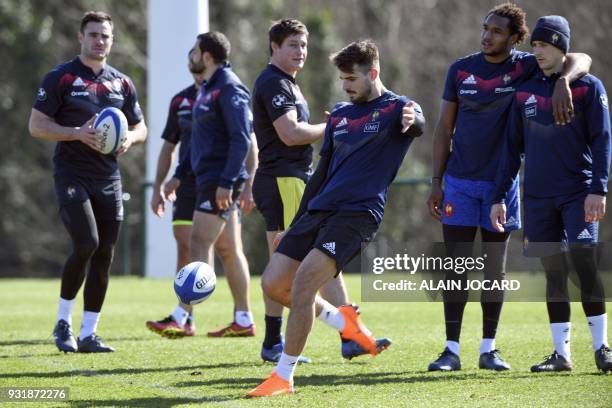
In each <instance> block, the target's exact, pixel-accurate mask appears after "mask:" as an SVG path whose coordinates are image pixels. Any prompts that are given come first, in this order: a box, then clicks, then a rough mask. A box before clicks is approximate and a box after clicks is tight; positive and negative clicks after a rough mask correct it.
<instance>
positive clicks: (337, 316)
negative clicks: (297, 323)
mask: <svg viewBox="0 0 612 408" xmlns="http://www.w3.org/2000/svg"><path fill="white" fill-rule="evenodd" d="M317 319H319V320H321V321H322V322H323V323H325V324H327V325H329V326H331V327H333V328H334V329H336V330H338V331H340V330H342V329H344V316H342V313H340V311H339V310H338V308H336V307H334V306H332V305H331V304H329V303H324V304H323V310H321V313H320V314H319V315H318V316H317Z"/></svg>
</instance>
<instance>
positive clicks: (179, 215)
mask: <svg viewBox="0 0 612 408" xmlns="http://www.w3.org/2000/svg"><path fill="white" fill-rule="evenodd" d="M197 196H198V195H197V190H196V186H195V182H192V183H190V182H184V183H183V182H181V185H180V186H179V188H178V189H177V190H176V201H175V202H174V203H173V205H172V225H175V226H176V225H192V224H193V212H194V210H195V205H196V199H197Z"/></svg>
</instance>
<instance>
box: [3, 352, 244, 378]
mask: <svg viewBox="0 0 612 408" xmlns="http://www.w3.org/2000/svg"><path fill="white" fill-rule="evenodd" d="M101 357H103V356H101ZM74 358H78V357H76V355H75V357H74ZM244 367H245V363H243V362H240V363H220V364H200V365H192V366H181V367H151V368H114V369H101V370H70V371H53V372H38V373H33V372H29V373H8V374H7V373H0V378H28V377H32V378H63V377H72V376H79V375H84V376H90V377H95V376H101V375H120V374H144V373H163V372H176V371H192V370H193V371H199V370H214V369H219V368H224V369H230V368H244Z"/></svg>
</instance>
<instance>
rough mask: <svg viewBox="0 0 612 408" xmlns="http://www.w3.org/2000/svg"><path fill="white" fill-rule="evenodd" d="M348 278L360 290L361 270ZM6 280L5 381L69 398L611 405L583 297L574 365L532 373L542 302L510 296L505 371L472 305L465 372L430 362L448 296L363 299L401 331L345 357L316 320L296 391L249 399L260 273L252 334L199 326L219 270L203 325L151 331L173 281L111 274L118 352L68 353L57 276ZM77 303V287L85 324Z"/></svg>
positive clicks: (543, 337) (219, 314) (125, 402)
mask: <svg viewBox="0 0 612 408" xmlns="http://www.w3.org/2000/svg"><path fill="white" fill-rule="evenodd" d="M347 281H348V284H349V289H350V292H351V293H352V294H353V297H354V298H355V300H359V299H358V298H356V297H357V296H358V295H359V285H360V280H359V276H355V275H354V276H349V277H348V279H347ZM0 288H1V293H2V294H1V295H0V322H1V323H0V387H8V386H15V387H70V400H71V402H70V404H71V405H73V406H128V407H136V406H138V407H140V406H143V407H156V406H158V407H174V406H186V405H191V404H202V403H204V404H207V405H213V406H216V405H219V406H232V407H233V406H266V407H272V406H304V407H308V406H318V407H321V408H323V407H328V406H342V407H345V406H352V407H361V406H438V407H442V406H521V407H524V406H531V407H540V406H555V407H560V406H568V407H577V406H583V407H606V406H607V407H610V406H612V375H608V376H604V375H600V374H598V373H597V371H596V369H595V363H594V361H593V353H592V350H591V340H590V333H589V330H588V327H587V325H586V320H585V318H584V315H583V313H582V310H581V307H580V305H579V304H574V305H573V307H572V310H573V318H572V321H573V325H574V326H573V333H572V352H573V360H574V367H575V368H574V371H573V372H571V373H563V374H556V375H555V374H553V375H548V374H544V375H542V374H540V375H535V374H532V373H530V372H529V367H530V365H531V364H533V363H535V362H538V361H540V360H541V358H542V357H543V356H544V355H545V354H548V353H550V352H551V351H552V346H551V341H550V335H549V331H548V325H547V324H546V322H547V319H546V311H545V307H544V304H541V303H508V304H506V305H505V306H504V311H503V314H502V321H501V326H500V329H499V331H498V333H499V334H498V341H497V344H498V346H499V347H500V348H501V349H502V352H503V356H504V357H505V358H506V359H507V361H508V362H509V363H510V364H511V365H512V368H513V369H512V370H511V371H510V372H506V373H493V372H488V371H483V370H479V369H478V368H477V362H478V346H479V341H480V335H481V323H480V319H481V312H480V305H479V304H476V303H471V304H469V305H468V307H467V309H466V316H465V318H464V325H463V326H464V329H463V332H462V364H463V370H462V371H460V372H456V373H446V374H444V373H428V372H427V371H426V367H427V364H428V363H429V362H430V361H431V360H432V359H434V358H435V357H436V356H437V353H439V352H440V351H441V350H442V346H443V338H444V335H443V332H444V328H443V318H442V305H441V304H440V303H364V304H362V305H361V309H362V311H363V315H362V316H363V317H364V321H365V323H366V324H367V325H368V326H369V327H370V328H371V329H372V330H373V331H374V333H375V334H378V335H379V336H381V335H384V336H389V337H390V338H392V340H393V341H394V344H393V346H392V347H391V348H390V349H389V350H387V351H386V352H385V353H383V354H382V355H380V356H378V357H376V358H371V357H369V356H364V357H360V358H359V359H355V360H353V361H352V362H345V361H344V360H343V359H342V358H341V357H340V352H339V347H340V341H339V337H338V335H337V334H336V333H333V332H332V331H331V330H330V329H329V328H327V327H325V326H324V325H322V324H321V323H320V322H316V323H315V328H314V331H313V333H312V335H311V337H310V338H309V341H308V344H307V347H306V350H305V353H304V354H305V355H308V356H309V357H311V358H312V359H313V360H314V363H313V364H310V365H303V366H300V367H298V369H297V372H296V381H295V385H296V394H295V395H293V396H282V397H275V398H273V399H263V400H262V399H258V400H248V399H245V398H244V395H245V393H246V391H247V390H249V389H250V388H252V387H253V386H255V385H256V384H258V383H259V381H260V380H261V379H262V378H264V377H265V376H267V375H268V374H269V373H270V371H271V370H272V368H273V366H272V365H270V364H263V363H262V362H261V360H260V359H259V347H260V344H261V341H262V339H263V328H264V326H263V304H262V302H261V295H260V289H259V282H258V281H255V280H254V281H253V285H252V288H251V292H252V295H251V299H252V303H253V309H254V313H255V316H256V323H257V326H258V328H259V332H258V336H257V337H256V338H243V339H208V338H206V337H205V336H204V335H203V333H204V332H205V331H206V330H208V329H213V328H218V327H220V326H221V325H223V324H225V323H227V322H229V321H230V320H231V312H232V302H231V297H230V295H229V291H228V288H227V284H226V282H225V281H223V280H220V281H218V285H217V291H216V292H215V293H214V294H213V296H212V297H211V298H210V299H209V300H207V301H206V302H205V303H204V304H202V305H199V306H198V308H197V311H196V312H197V315H196V322H197V327H198V330H199V332H200V334H199V335H198V336H196V337H194V338H187V339H180V340H167V339H162V338H160V337H159V336H157V335H155V334H153V333H151V332H149V331H148V330H147V329H146V328H145V326H144V322H145V321H146V320H147V319H158V318H161V317H163V316H165V315H167V314H168V313H169V311H171V309H172V308H173V307H174V304H175V297H174V294H173V293H172V290H171V282H169V281H159V280H148V279H138V278H116V277H113V279H112V280H111V284H110V288H109V292H108V295H107V298H106V304H105V306H104V310H103V316H102V320H101V323H100V325H99V327H98V333H99V334H100V336H102V337H103V339H104V340H105V341H106V342H107V343H108V344H110V345H112V346H114V347H116V348H117V352H115V353H111V354H98V355H86V354H68V355H64V354H62V353H59V352H58V351H57V349H55V346H54V345H53V338H52V336H51V331H52V328H53V327H52V326H53V322H54V320H55V314H56V299H57V296H58V292H59V281H57V280H15V279H5V280H0ZM610 306H611V305H610V304H609V305H608V309H610ZM81 309H82V300H81V297H80V295H79V301H78V302H77V305H76V307H75V310H77V311H78V313H77V314H76V315H75V316H74V321H75V326H77V328H78V325H80V314H81V312H80V310H81ZM77 332H78V330H77ZM2 405H3V403H2V402H0V406H2ZM5 405H6V406H17V404H5ZM21 405H27V404H21ZM30 405H31V406H33V403H32V404H30ZM39 405H43V406H45V407H50V406H54V405H53V404H52V403H45V404H40V403H39ZM56 405H58V404H56ZM64 406H65V404H64Z"/></svg>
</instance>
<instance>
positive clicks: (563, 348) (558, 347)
mask: <svg viewBox="0 0 612 408" xmlns="http://www.w3.org/2000/svg"><path fill="white" fill-rule="evenodd" d="M571 329H572V324H571V323H569V322H564V323H551V324H550V331H551V333H552V336H553V344H554V345H555V351H556V352H557V353H558V354H561V355H562V356H563V357H565V358H566V359H567V360H569V359H570V358H571V357H572V353H571V351H570V334H571Z"/></svg>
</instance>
